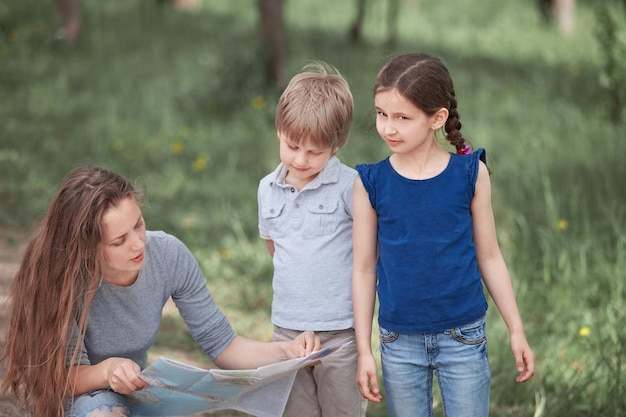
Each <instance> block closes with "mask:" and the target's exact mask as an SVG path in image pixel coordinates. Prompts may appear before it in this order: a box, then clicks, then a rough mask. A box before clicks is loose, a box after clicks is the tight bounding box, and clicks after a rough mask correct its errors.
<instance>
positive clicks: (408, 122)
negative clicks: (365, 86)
mask: <svg viewBox="0 0 626 417" xmlns="http://www.w3.org/2000/svg"><path fill="white" fill-rule="evenodd" d="M374 103H375V105H376V130H378V134H379V135H380V137H381V138H382V139H383V140H384V141H385V142H387V145H388V146H389V148H390V149H391V151H392V152H393V153H410V152H411V151H414V150H419V149H423V148H425V147H429V146H431V145H432V144H434V138H435V132H436V129H435V126H437V125H435V116H428V115H427V114H426V113H424V111H422V110H421V109H419V108H418V107H417V106H415V104H413V103H412V102H410V101H409V100H408V99H406V98H405V97H404V96H402V95H401V94H400V93H399V92H398V90H396V89H393V90H386V91H380V92H378V93H376V95H375V96H374Z"/></svg>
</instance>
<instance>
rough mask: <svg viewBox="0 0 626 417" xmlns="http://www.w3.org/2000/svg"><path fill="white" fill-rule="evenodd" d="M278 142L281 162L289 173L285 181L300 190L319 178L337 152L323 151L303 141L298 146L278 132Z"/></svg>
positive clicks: (326, 149) (331, 149)
mask: <svg viewBox="0 0 626 417" xmlns="http://www.w3.org/2000/svg"><path fill="white" fill-rule="evenodd" d="M278 141H279V142H280V160H281V162H282V163H283V164H284V165H285V166H286V167H287V171H288V172H287V178H286V179H285V181H286V182H287V183H288V184H291V185H293V186H295V187H296V188H297V189H298V190H301V189H302V188H303V187H304V186H305V185H307V184H308V183H309V182H311V181H312V180H313V179H314V178H315V177H317V174H319V173H320V171H321V170H322V169H324V167H325V166H326V164H327V163H328V160H329V159H330V158H331V157H332V156H333V155H334V154H335V152H336V151H337V150H336V149H333V148H325V149H321V148H318V147H316V146H312V145H311V144H310V142H309V141H308V140H303V141H302V142H301V143H300V144H299V145H298V144H296V143H295V142H292V141H291V140H290V139H289V138H288V137H287V136H286V135H284V134H283V133H281V132H278Z"/></svg>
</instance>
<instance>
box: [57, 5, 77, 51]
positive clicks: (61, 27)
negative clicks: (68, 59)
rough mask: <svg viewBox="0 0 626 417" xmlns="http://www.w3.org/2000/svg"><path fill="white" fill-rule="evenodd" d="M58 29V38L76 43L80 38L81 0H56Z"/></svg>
mask: <svg viewBox="0 0 626 417" xmlns="http://www.w3.org/2000/svg"><path fill="white" fill-rule="evenodd" d="M55 8H56V14H57V22H58V28H57V33H56V37H57V38H59V39H63V40H65V41H66V42H68V43H76V42H77V41H78V37H79V36H80V0H55Z"/></svg>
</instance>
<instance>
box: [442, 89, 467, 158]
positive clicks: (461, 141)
mask: <svg viewBox="0 0 626 417" xmlns="http://www.w3.org/2000/svg"><path fill="white" fill-rule="evenodd" d="M448 98H449V102H450V108H449V115H448V120H447V121H446V126H445V130H446V133H447V134H446V140H447V141H448V142H450V144H452V146H454V148H455V149H456V150H457V153H467V150H469V146H468V145H467V144H466V142H467V140H466V139H465V138H464V137H463V134H462V133H461V126H462V124H461V117H460V116H459V111H458V109H457V101H456V97H455V95H454V90H453V91H452V92H449V93H448Z"/></svg>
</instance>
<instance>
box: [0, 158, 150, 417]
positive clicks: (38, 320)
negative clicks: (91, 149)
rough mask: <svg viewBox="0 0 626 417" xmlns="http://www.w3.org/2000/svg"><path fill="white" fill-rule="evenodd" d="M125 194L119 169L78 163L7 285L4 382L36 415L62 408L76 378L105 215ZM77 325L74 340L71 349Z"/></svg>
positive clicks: (48, 415)
mask: <svg viewBox="0 0 626 417" xmlns="http://www.w3.org/2000/svg"><path fill="white" fill-rule="evenodd" d="M128 196H131V197H133V198H135V199H138V198H139V195H138V194H137V191H136V190H135V188H134V187H133V184H131V183H130V182H129V181H128V180H126V179H125V178H123V177H122V176H120V175H118V174H116V173H114V172H111V171H108V170H105V169H102V168H97V167H80V168H77V169H75V170H74V171H73V172H71V173H70V174H69V175H68V176H67V177H66V178H65V181H64V182H63V184H62V185H61V187H60V189H59V190H58V192H57V194H56V196H55V197H54V199H53V200H52V203H51V204H50V207H49V209H48V212H47V213H46V215H45V217H44V218H43V220H42V222H41V225H40V227H39V229H38V230H37V232H36V234H35V235H34V237H33V238H32V239H31V241H30V242H29V244H28V246H27V248H26V252H25V254H24V257H23V259H22V261H21V264H20V266H19V269H18V271H17V274H16V275H15V278H14V280H13V283H12V286H11V300H10V305H9V311H8V318H7V324H8V329H7V334H6V339H5V344H4V350H3V352H2V360H3V361H4V365H5V375H4V378H3V381H2V385H1V389H2V390H3V391H5V392H7V391H11V392H13V394H14V395H15V396H16V398H17V399H18V401H20V403H21V404H23V405H24V407H25V408H26V409H27V410H28V411H29V412H30V413H32V414H33V415H35V416H37V417H59V416H64V412H63V400H64V399H65V398H66V397H67V396H69V393H71V392H73V384H74V381H70V380H69V378H68V366H69V365H70V364H75V363H76V361H77V359H78V357H79V349H80V346H81V344H82V340H83V338H84V334H85V329H86V326H87V317H88V312H89V306H90V303H91V300H92V298H93V295H94V293H95V291H96V290H97V289H98V286H99V283H100V279H101V278H100V270H101V265H100V260H99V259H100V258H99V247H100V243H101V239H102V216H103V215H104V213H105V212H106V211H107V210H108V209H109V208H110V207H113V206H116V205H117V204H118V203H119V202H120V201H121V200H122V199H124V198H126V197H128ZM75 326H78V334H79V340H78V343H77V344H76V347H75V348H74V349H71V348H70V347H69V346H70V343H69V342H70V337H71V334H72V332H73V331H74V329H75ZM70 350H71V351H70ZM70 358H71V359H70Z"/></svg>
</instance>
